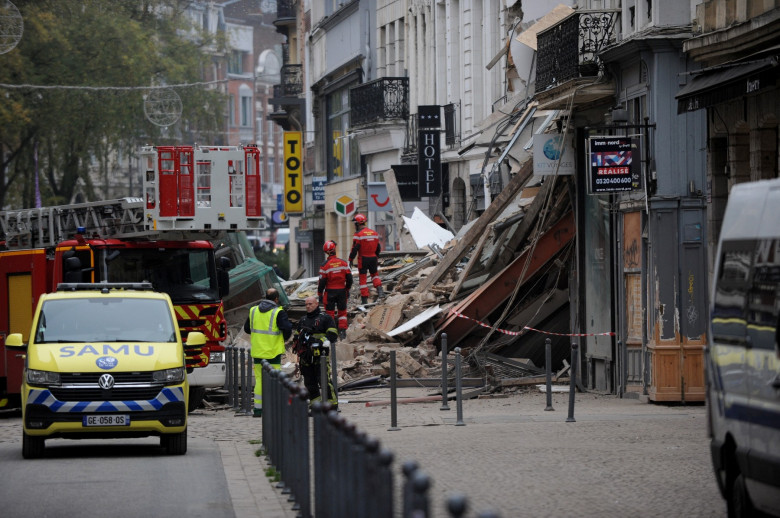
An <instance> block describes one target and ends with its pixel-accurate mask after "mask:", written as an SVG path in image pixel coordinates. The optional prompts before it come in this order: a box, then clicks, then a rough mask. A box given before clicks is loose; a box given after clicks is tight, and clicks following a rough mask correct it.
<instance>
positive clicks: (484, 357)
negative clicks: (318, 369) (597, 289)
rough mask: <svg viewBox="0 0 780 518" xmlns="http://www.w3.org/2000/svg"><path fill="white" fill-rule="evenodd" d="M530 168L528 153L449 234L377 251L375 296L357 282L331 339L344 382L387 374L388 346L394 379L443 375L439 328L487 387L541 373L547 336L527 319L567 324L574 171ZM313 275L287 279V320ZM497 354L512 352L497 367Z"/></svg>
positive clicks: (309, 290) (559, 354)
mask: <svg viewBox="0 0 780 518" xmlns="http://www.w3.org/2000/svg"><path fill="white" fill-rule="evenodd" d="M531 170H532V168H531V165H530V161H529V162H527V163H526V164H525V165H524V166H523V167H522V168H521V170H520V171H519V172H517V174H516V175H515V176H514V177H513V178H512V180H511V181H510V182H509V184H508V185H507V186H506V187H505V188H504V189H503V190H502V192H501V193H499V195H498V196H497V197H496V198H495V199H494V200H493V202H492V203H491V204H490V206H489V207H488V208H487V209H486V210H485V211H484V212H483V214H482V215H481V216H480V217H479V218H478V219H476V220H474V221H472V222H470V223H469V224H467V225H465V226H464V227H463V228H462V229H461V230H460V232H459V233H458V235H457V236H455V237H454V238H453V239H450V240H449V241H447V242H443V241H441V240H439V241H438V242H437V243H430V244H425V243H423V244H420V243H417V246H418V250H416V251H412V252H383V253H382V254H381V255H380V276H381V277H382V282H383V285H384V290H385V297H384V298H382V299H381V300H376V292H375V291H374V289H373V288H371V297H370V299H369V300H371V302H370V303H368V304H361V299H360V294H359V290H358V289H357V285H353V288H352V292H351V294H350V299H349V304H348V312H349V322H350V326H349V329H348V330H347V338H346V340H343V341H340V342H339V343H338V344H337V357H338V360H339V362H338V366H339V373H338V376H339V384H340V385H342V384H349V383H351V382H354V381H356V380H362V379H373V378H377V377H378V378H379V379H381V378H386V377H387V376H388V375H389V352H390V350H392V349H395V350H396V362H397V373H398V376H399V377H400V378H402V379H403V378H427V377H436V376H440V372H441V355H440V354H439V350H440V347H441V338H442V334H443V333H446V334H447V339H448V349H449V350H450V351H452V350H453V348H454V347H461V349H462V352H461V354H462V355H463V356H464V358H465V360H466V361H465V362H464V376H476V377H479V378H482V379H483V380H485V381H486V382H489V383H490V384H491V386H492V388H491V389H490V390H495V389H496V387H502V386H507V387H512V386H518V385H523V383H519V382H515V381H512V380H514V379H517V378H522V377H526V378H528V379H529V380H530V379H532V378H535V377H538V375H539V372H540V371H539V369H537V368H536V367H535V365H544V339H545V338H546V336H545V335H543V334H536V333H531V332H528V330H527V327H531V326H533V327H535V328H545V327H546V328H547V329H549V330H550V331H551V332H557V331H563V332H567V330H568V326H569V322H568V303H569V302H568V270H569V263H570V261H572V260H573V259H572V257H573V254H572V243H573V237H574V225H573V217H572V215H571V206H572V204H571V202H570V199H569V192H570V185H569V183H570V180H568V179H567V178H565V177H561V178H557V177H556V178H552V179H549V178H548V179H547V181H545V182H541V181H540V180H539V179H536V178H533V177H532V174H531ZM404 220H405V223H406V224H407V225H414V222H413V221H412V219H410V218H404ZM418 221H419V218H418ZM412 230H414V229H412ZM411 233H412V234H414V232H411ZM418 234H419V232H418ZM442 243H443V244H442ZM353 275H354V276H355V278H357V270H354V271H353ZM317 282H318V279H317V278H316V277H313V278H308V279H299V280H296V281H288V282H286V283H285V289H286V291H287V294H288V297H289V298H290V301H291V306H290V310H289V313H290V316H291V319H292V320H293V321H295V320H297V318H299V317H300V316H302V314H303V313H300V312H301V311H303V300H304V299H305V298H306V297H307V296H309V295H316V293H317ZM563 343H564V344H565V345H566V347H563V346H560V347H555V349H554V351H553V364H552V366H553V369H554V370H559V369H561V368H562V367H565V365H566V362H565V359H566V357H567V355H568V344H567V343H566V341H564V342H563ZM497 356H498V357H501V356H505V357H507V358H510V359H512V360H514V361H510V362H509V363H506V362H504V363H503V364H502V367H501V368H500V369H498V370H496V368H495V367H496V357H497ZM450 361H451V359H450ZM499 363H501V362H499ZM525 366H528V368H526V367H525ZM564 370H565V369H564ZM560 374H561V373H559V376H560Z"/></svg>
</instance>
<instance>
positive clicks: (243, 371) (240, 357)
mask: <svg viewBox="0 0 780 518" xmlns="http://www.w3.org/2000/svg"><path fill="white" fill-rule="evenodd" d="M245 356H246V352H245V351H244V349H241V351H240V352H239V353H238V364H239V367H240V368H241V371H240V372H241V374H240V376H241V401H240V402H239V405H238V408H237V410H238V411H239V413H240V412H241V411H243V410H244V407H245V406H246V401H245V398H246V395H245V393H246V385H247V379H246V369H245V368H244V364H245V363H246V358H245Z"/></svg>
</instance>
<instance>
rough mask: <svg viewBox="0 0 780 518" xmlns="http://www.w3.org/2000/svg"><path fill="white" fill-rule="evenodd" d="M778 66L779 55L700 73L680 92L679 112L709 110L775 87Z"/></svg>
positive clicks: (678, 94) (678, 99)
mask: <svg viewBox="0 0 780 518" xmlns="http://www.w3.org/2000/svg"><path fill="white" fill-rule="evenodd" d="M777 65H778V59H777V56H772V57H768V58H764V59H759V60H756V61H750V62H741V63H740V62H735V63H733V64H730V65H721V66H718V67H712V68H709V69H705V70H701V71H699V72H697V73H696V75H695V76H694V77H693V79H692V80H691V82H689V83H688V84H687V85H685V86H683V87H682V88H681V89H680V91H679V92H677V95H676V96H675V97H676V98H677V113H678V114H680V113H686V112H693V111H696V110H700V109H702V108H708V107H710V106H714V105H716V104H720V103H723V102H726V101H730V100H732V99H737V98H739V97H742V96H744V95H748V94H751V93H755V92H758V91H759V90H762V89H764V88H768V87H770V86H774V85H775V84H776V81H777V79H776V78H777Z"/></svg>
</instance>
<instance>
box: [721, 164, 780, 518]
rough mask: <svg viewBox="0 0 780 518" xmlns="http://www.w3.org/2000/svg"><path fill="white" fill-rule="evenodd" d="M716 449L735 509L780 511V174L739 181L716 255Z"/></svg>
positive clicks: (745, 512)
mask: <svg viewBox="0 0 780 518" xmlns="http://www.w3.org/2000/svg"><path fill="white" fill-rule="evenodd" d="M710 300H711V307H710V324H711V327H710V343H709V351H708V354H707V357H706V367H707V385H708V388H707V405H708V418H709V422H708V425H709V432H710V437H711V443H710V451H711V453H712V462H713V466H714V468H715V474H716V477H717V480H718V486H719V487H720V491H721V493H722V494H723V497H724V498H725V499H726V501H727V504H728V512H729V516H753V515H754V511H755V510H760V511H763V512H765V513H769V514H772V515H776V516H780V346H779V345H778V342H780V336H779V334H780V323H778V315H780V178H778V179H774V180H768V181H760V182H749V183H743V184H739V185H736V186H734V188H733V189H732V190H731V194H730V195H729V202H728V206H727V207H726V214H725V216H724V218H723V225H722V227H721V233H720V242H719V243H718V251H717V255H716V257H715V270H714V275H713V283H712V297H711V299H710Z"/></svg>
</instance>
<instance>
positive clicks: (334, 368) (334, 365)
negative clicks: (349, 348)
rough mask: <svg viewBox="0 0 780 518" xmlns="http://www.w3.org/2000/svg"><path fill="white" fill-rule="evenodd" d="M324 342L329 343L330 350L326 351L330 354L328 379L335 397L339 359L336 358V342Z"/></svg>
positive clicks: (337, 387)
mask: <svg viewBox="0 0 780 518" xmlns="http://www.w3.org/2000/svg"><path fill="white" fill-rule="evenodd" d="M325 343H330V352H329V353H328V354H330V377H331V380H330V381H331V383H332V384H333V396H334V397H335V396H336V394H338V391H339V360H338V358H336V342H325ZM337 401H338V400H337Z"/></svg>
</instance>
